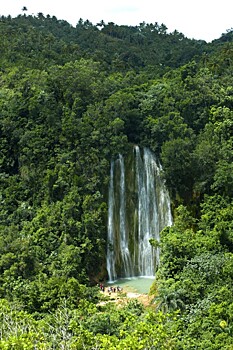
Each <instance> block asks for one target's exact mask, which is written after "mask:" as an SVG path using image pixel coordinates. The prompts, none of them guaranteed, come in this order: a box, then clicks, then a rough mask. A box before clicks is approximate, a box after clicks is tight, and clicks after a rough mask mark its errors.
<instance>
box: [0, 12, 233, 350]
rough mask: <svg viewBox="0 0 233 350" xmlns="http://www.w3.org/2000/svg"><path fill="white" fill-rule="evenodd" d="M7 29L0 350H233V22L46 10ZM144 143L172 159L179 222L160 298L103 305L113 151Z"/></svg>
mask: <svg viewBox="0 0 233 350" xmlns="http://www.w3.org/2000/svg"><path fill="white" fill-rule="evenodd" d="M0 34H1V38H2V43H1V47H0V81H1V85H0V204H1V205H0V349H16V350H21V349H46V350H47V349H108V350H113V349H132V350H134V349H159V350H163V349H164V350H170V349H185V350H189V349H190V350H194V349H198V350H199V349H203V350H204V349H205V350H207V349H210V350H212V349H213V350H220V349H221V350H222V349H225V350H232V349H233V346H232V344H233V319H232V318H233V298H232V295H233V206H232V195H233V166H232V164H233V75H232V72H233V62H232V58H233V44H232V38H233V32H232V30H229V31H228V32H227V33H226V34H223V35H222V37H221V38H219V39H217V40H215V41H213V42H212V43H209V44H207V43H205V42H204V41H196V40H190V39H188V38H186V37H184V35H183V34H182V33H179V32H177V31H175V32H173V33H167V28H166V27H165V26H164V25H159V24H158V23H155V24H146V23H141V24H140V25H138V26H136V27H128V26H118V25H116V24H114V23H108V24H105V23H103V22H102V23H99V24H97V25H93V24H92V23H90V22H89V21H83V20H81V19H80V21H79V22H78V24H77V26H76V28H73V27H72V26H71V25H70V24H69V23H67V22H65V21H60V20H57V19H56V17H50V16H46V17H45V16H44V15H43V14H42V13H39V14H38V15H37V16H36V17H33V16H26V14H24V15H22V16H18V17H17V18H11V17H1V18H0ZM132 143H137V144H139V145H141V146H147V147H149V148H150V149H152V150H153V151H154V152H155V153H156V155H157V156H158V157H159V159H160V160H161V162H162V165H163V169H164V178H165V179H166V183H167V186H168V189H169V192H170V195H171V200H172V209H173V216H174V225H173V226H172V227H170V228H165V229H164V230H163V231H162V233H161V242H160V247H161V265H160V267H159V269H158V272H157V278H156V281H155V283H154V286H153V289H152V293H153V295H154V298H153V300H154V303H153V305H152V306H151V307H149V308H144V307H143V306H142V305H141V304H140V303H139V302H137V301H130V302H128V303H126V304H125V305H123V306H121V307H118V306H116V305H115V306H114V305H113V304H112V303H107V304H106V305H104V306H100V304H99V301H100V299H101V296H100V293H99V291H98V289H96V288H95V287H93V285H95V284H96V281H98V280H103V279H104V278H106V266H105V254H106V235H107V228H106V227H107V224H106V223H107V188H108V182H109V170H110V161H111V159H112V158H114V157H115V156H116V155H117V154H118V153H119V152H121V153H122V154H126V153H127V151H128V149H129V147H130V146H131V145H132ZM152 243H153V242H152ZM156 243H157V242H156ZM157 244H158V243H157Z"/></svg>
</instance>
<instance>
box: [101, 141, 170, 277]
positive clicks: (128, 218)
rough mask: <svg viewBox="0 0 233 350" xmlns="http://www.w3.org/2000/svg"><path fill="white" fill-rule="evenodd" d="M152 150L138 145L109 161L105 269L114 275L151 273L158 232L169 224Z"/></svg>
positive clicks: (167, 204)
mask: <svg viewBox="0 0 233 350" xmlns="http://www.w3.org/2000/svg"><path fill="white" fill-rule="evenodd" d="M161 170H162V169H161V166H160V165H158V164H157V162H156V158H155V156H154V155H153V153H152V152H151V151H150V150H148V149H146V148H144V149H143V150H142V151H141V150H140V149H139V147H138V146H135V147H134V149H133V154H131V155H130V156H129V157H128V159H127V158H126V159H124V158H123V157H122V155H119V158H118V159H117V161H115V162H112V163H111V171H110V183H109V200H108V248H107V271H108V277H109V281H114V280H116V279H117V278H118V277H133V276H153V275H154V272H155V266H156V264H157V265H158V264H159V248H155V247H153V246H152V245H151V244H150V239H155V240H157V241H158V242H159V233H160V231H161V230H162V229H163V228H164V227H165V226H170V225H171V224H172V216H171V211H170V200H169V195H168V192H167V190H166V187H165V185H164V181H163V180H162V178H161Z"/></svg>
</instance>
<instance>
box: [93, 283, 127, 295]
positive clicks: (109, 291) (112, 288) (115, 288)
mask: <svg viewBox="0 0 233 350" xmlns="http://www.w3.org/2000/svg"><path fill="white" fill-rule="evenodd" d="M97 286H98V287H99V288H100V290H101V291H102V292H105V286H104V284H103V283H100V284H99V283H98V284H97ZM122 291H123V288H121V287H119V286H117V287H112V286H109V287H108V293H109V295H111V293H118V292H122Z"/></svg>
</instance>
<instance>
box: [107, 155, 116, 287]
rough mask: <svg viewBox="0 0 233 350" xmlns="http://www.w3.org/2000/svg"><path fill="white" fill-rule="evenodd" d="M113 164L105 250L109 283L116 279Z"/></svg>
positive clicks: (112, 165)
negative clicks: (106, 246) (106, 247)
mask: <svg viewBox="0 0 233 350" xmlns="http://www.w3.org/2000/svg"><path fill="white" fill-rule="evenodd" d="M113 175H114V162H113V161H112V162H111V170H110V183H109V191H108V249H107V271H108V277H109V280H110V281H113V280H115V279H116V277H117V275H116V269H115V242H114V232H115V231H114V205H115V198H114V183H113Z"/></svg>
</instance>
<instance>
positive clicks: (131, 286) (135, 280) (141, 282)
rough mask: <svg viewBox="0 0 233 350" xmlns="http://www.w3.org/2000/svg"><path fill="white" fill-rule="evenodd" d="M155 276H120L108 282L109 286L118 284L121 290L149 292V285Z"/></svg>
mask: <svg viewBox="0 0 233 350" xmlns="http://www.w3.org/2000/svg"><path fill="white" fill-rule="evenodd" d="M154 279H155V277H132V278H120V279H118V280H116V281H114V282H112V283H108V285H109V286H115V287H116V286H120V287H121V288H123V291H124V290H125V291H127V292H134V293H145V294H147V293H149V291H150V287H151V285H152V283H153V282H154Z"/></svg>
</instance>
